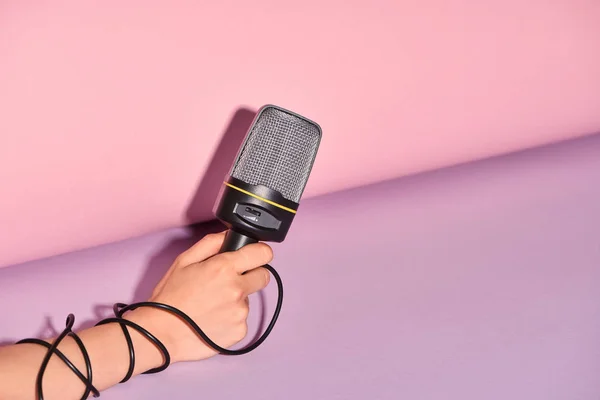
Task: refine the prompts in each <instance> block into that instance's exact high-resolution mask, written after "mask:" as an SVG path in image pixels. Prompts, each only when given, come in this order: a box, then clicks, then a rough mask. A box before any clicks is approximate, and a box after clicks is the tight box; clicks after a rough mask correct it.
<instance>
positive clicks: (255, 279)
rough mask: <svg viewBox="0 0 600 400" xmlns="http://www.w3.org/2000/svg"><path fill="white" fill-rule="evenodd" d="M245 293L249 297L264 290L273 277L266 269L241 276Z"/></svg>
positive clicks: (259, 269)
mask: <svg viewBox="0 0 600 400" xmlns="http://www.w3.org/2000/svg"><path fill="white" fill-rule="evenodd" d="M241 278H242V282H243V285H244V292H245V293H246V294H247V295H249V294H252V293H256V292H258V291H259V290H262V289H264V288H265V287H267V285H268V284H269V280H270V278H271V275H270V274H269V271H267V270H266V269H265V268H260V267H259V268H255V269H253V270H251V271H248V272H247V273H245V274H244V275H242V276H241Z"/></svg>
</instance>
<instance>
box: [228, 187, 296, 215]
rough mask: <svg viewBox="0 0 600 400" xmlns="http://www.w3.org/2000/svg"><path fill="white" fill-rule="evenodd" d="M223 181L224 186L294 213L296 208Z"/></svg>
mask: <svg viewBox="0 0 600 400" xmlns="http://www.w3.org/2000/svg"><path fill="white" fill-rule="evenodd" d="M223 183H224V184H225V185H226V186H229V187H230V188H232V189H235V190H237V191H239V192H242V193H244V194H247V195H248V196H252V197H254V198H255V199H258V200H261V201H264V202H265V203H268V204H270V205H272V206H275V207H279V208H281V209H282V210H285V211H289V212H291V213H292V214H296V210H294V209H293V208H289V207H286V206H282V205H281V204H278V203H275V202H274V201H271V200H269V199H265V198H264V197H260V196H257V195H255V194H254V193H250V192H249V191H247V190H244V189H242V188H239V187H237V186H234V185H232V184H231V183H229V182H223Z"/></svg>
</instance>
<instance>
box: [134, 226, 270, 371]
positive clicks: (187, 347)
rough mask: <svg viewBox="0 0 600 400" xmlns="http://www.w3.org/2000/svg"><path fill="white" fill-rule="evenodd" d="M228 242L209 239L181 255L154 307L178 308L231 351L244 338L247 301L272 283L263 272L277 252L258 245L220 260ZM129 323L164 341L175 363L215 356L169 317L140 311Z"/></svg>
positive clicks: (159, 288)
mask: <svg viewBox="0 0 600 400" xmlns="http://www.w3.org/2000/svg"><path fill="white" fill-rule="evenodd" d="M224 238H225V233H224V232H223V233H219V234H211V235H207V236H206V237H204V238H203V239H202V240H200V241H199V242H198V243H196V244H195V245H194V246H192V247H191V248H190V249H188V250H187V251H185V252H183V253H182V254H181V255H179V257H177V259H176V260H175V262H174V263H173V265H172V266H171V267H170V269H169V270H168V271H167V273H166V274H165V276H164V277H163V278H162V280H161V281H160V282H159V283H158V285H157V286H156V288H155V289H154V292H153V294H152V297H151V298H150V301H154V302H159V303H164V304H168V305H171V306H173V307H176V308H178V309H179V310H181V311H183V312H184V313H186V314H187V315H188V316H189V317H190V318H192V319H193V320H194V322H196V323H197V324H198V326H200V327H201V328H202V330H203V331H204V332H205V333H206V335H208V337H209V338H211V339H212V340H213V341H214V342H215V343H217V344H219V345H220V346H222V347H230V346H232V345H234V344H236V343H238V342H239V341H241V340H242V339H243V338H244V337H245V336H246V333H247V331H248V326H247V321H246V320H247V317H248V311H249V306H248V295H250V294H252V293H255V292H257V291H259V290H261V289H263V288H264V287H266V286H267V284H268V283H269V278H270V275H269V272H268V271H267V270H266V269H265V268H259V267H260V266H262V265H265V264H267V263H269V262H270V261H271V260H272V258H273V252H272V250H271V248H270V247H269V246H268V245H266V244H264V243H256V244H250V245H247V246H244V247H243V248H241V249H240V250H237V251H234V252H227V253H222V254H217V253H218V251H219V249H220V247H221V245H222V243H223V240H224ZM246 271H248V272H247V273H246V274H244V275H242V273H244V272H246ZM125 317H126V318H127V319H130V320H133V321H135V322H138V323H139V324H140V325H142V326H143V327H144V328H146V329H148V330H149V331H150V332H152V333H153V334H154V335H155V336H156V337H157V338H158V339H159V340H161V341H162V342H163V343H164V344H165V346H167V349H168V350H169V353H170V354H171V358H172V362H177V361H192V360H201V359H205V358H208V357H211V356H213V355H215V354H216V352H215V351H214V350H213V349H212V348H210V347H208V345H206V344H205V343H204V342H203V341H202V340H201V339H200V338H199V337H198V336H197V334H196V333H194V332H193V331H192V330H191V329H190V328H189V327H188V325H187V324H185V322H183V321H182V320H181V319H179V317H177V316H175V315H173V314H170V313H168V312H167V311H162V310H157V309H151V308H140V309H137V310H134V311H132V312H130V313H129V316H128V314H125Z"/></svg>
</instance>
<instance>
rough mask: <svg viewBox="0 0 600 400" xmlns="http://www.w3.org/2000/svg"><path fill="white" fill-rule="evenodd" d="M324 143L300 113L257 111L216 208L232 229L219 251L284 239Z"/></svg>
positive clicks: (316, 128) (269, 108) (277, 109)
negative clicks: (318, 152)
mask: <svg viewBox="0 0 600 400" xmlns="http://www.w3.org/2000/svg"><path fill="white" fill-rule="evenodd" d="M320 139H321V128H320V127H319V125H317V124H316V123H314V122H312V121H310V120H308V119H306V118H304V117H302V116H300V115H298V114H295V113H293V112H291V111H288V110H285V109H283V108H281V107H277V106H273V105H267V106H264V107H262V108H261V109H260V110H259V112H258V113H257V116H256V117H255V119H254V121H253V123H252V125H251V127H250V129H249V131H248V134H247V136H246V139H245V140H244V143H243V144H242V146H241V147H240V151H239V153H238V156H237V158H236V160H235V161H234V164H233V167H232V169H231V171H230V173H229V175H228V176H227V177H226V180H225V181H224V182H223V186H222V187H221V190H220V192H219V196H218V198H217V201H216V203H215V207H214V210H213V211H214V214H215V216H216V217H217V218H218V219H219V220H220V221H221V222H223V224H224V225H225V226H226V227H227V228H228V229H229V231H228V232H227V235H226V238H225V241H224V243H223V246H222V247H221V250H220V251H221V252H225V251H235V250H238V249H240V248H242V247H243V246H245V245H247V244H250V243H256V242H259V241H265V242H282V241H283V240H284V239H285V237H286V235H287V233H288V231H289V229H290V226H291V224H292V221H293V220H294V216H295V215H296V211H297V210H298V207H299V200H300V197H301V195H302V192H303V191H304V188H305V186H306V183H307V180H308V176H309V175H310V172H311V169H312V166H313V163H314V159H315V157H316V153H317V150H318V147H319V144H320Z"/></svg>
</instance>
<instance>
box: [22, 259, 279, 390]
mask: <svg viewBox="0 0 600 400" xmlns="http://www.w3.org/2000/svg"><path fill="white" fill-rule="evenodd" d="M263 268H266V269H267V270H268V271H269V272H270V273H271V274H272V275H273V277H274V278H275V281H276V282H277V305H276V306H275V312H274V313H273V317H272V318H271V322H270V323H269V325H268V326H267V329H265V331H264V332H263V334H262V335H261V336H260V337H259V338H258V339H257V340H256V341H255V342H253V343H251V344H249V345H248V346H246V347H243V348H241V349H238V350H229V349H226V348H224V347H221V346H219V345H218V344H216V343H215V342H214V341H212V340H211V339H210V338H209V337H208V336H207V335H206V334H205V333H204V331H203V330H202V329H201V328H200V327H199V326H198V324H196V323H195V322H194V320H192V319H191V318H190V317H189V316H188V315H187V314H185V313H184V312H183V311H181V310H179V309H177V308H175V307H173V306H170V305H168V304H163V303H157V302H152V301H145V302H140V303H134V304H129V305H127V304H123V303H117V304H115V305H114V306H113V312H114V313H115V317H113V318H106V319H103V320H102V321H100V322H98V323H97V324H96V326H99V325H104V324H109V323H117V324H119V325H120V326H121V329H122V330H123V335H124V336H125V341H126V342H127V348H128V352H129V368H128V370H127V373H126V375H125V377H124V378H123V379H122V380H121V383H123V382H127V381H128V380H129V379H130V378H131V376H132V375H133V371H134V369H135V349H134V347H133V341H132V340H131V335H130V334H129V330H128V327H129V328H133V329H135V330H136V331H138V332H139V333H140V334H142V335H143V336H144V337H146V338H147V339H148V340H149V341H151V342H152V343H153V344H154V345H155V346H156V347H157V348H158V350H159V351H160V352H161V353H162V355H163V358H164V362H163V364H162V365H161V366H159V367H156V368H152V369H150V370H148V371H145V372H143V374H155V373H158V372H161V371H164V370H165V369H167V368H168V367H169V365H170V363H171V356H170V354H169V351H168V350H167V348H166V347H165V345H164V344H163V343H162V342H161V341H160V340H158V339H157V338H156V337H155V336H154V335H152V333H150V332H148V331H147V330H146V329H144V328H143V327H142V326H140V325H138V324H136V323H134V322H132V321H129V320H126V319H123V315H124V314H125V313H126V312H127V311H132V310H135V309H136V308H140V307H151V308H157V309H160V310H164V311H167V312H170V313H172V314H175V315H177V316H178V317H180V318H181V319H183V320H184V321H185V322H186V323H187V324H188V325H189V326H190V328H192V330H194V332H195V333H196V334H197V335H198V336H200V338H201V339H202V340H203V341H204V342H205V343H206V344H208V345H209V346H210V347H212V348H213V350H215V351H217V352H219V353H221V354H224V355H231V356H237V355H242V354H247V353H249V352H251V351H252V350H254V349H256V348H257V347H258V346H260V345H261V344H262V343H263V342H264V341H265V339H266V338H267V337H268V336H269V334H270V333H271V331H272V330H273V328H274V327H275V323H276V322H277V319H278V318H279V313H280V312H281V306H282V305H283V282H282V280H281V277H280V276H279V274H278V273H277V271H276V270H275V269H274V268H273V267H272V266H270V265H268V264H267V265H264V266H263ZM74 323H75V316H74V315H73V314H69V316H68V317H67V322H66V327H65V329H64V330H63V331H62V332H61V334H60V335H58V337H57V338H56V340H55V341H54V343H52V344H49V343H47V342H45V341H43V340H39V339H23V340H20V341H18V342H17V344H21V343H32V344H39V345H42V346H44V347H46V348H47V349H48V351H47V352H46V355H45V356H44V359H43V361H42V365H41V367H40V370H39V372H38V375H37V378H36V391H37V399H38V400H44V394H43V390H42V381H43V377H44V372H45V371H46V368H47V367H48V363H49V361H50V358H51V357H52V354H56V355H57V356H58V358H60V359H61V360H62V361H63V362H64V363H65V364H66V365H67V367H69V368H70V369H71V371H73V373H74V374H75V375H77V377H78V378H79V379H80V380H81V381H82V382H83V383H84V384H85V392H84V394H83V396H82V397H81V399H82V400H85V399H87V397H88V396H89V394H90V393H92V394H93V395H94V397H99V396H100V392H99V391H98V389H96V388H95V387H94V386H93V384H92V365H91V362H90V358H89V354H88V352H87V350H86V348H85V346H84V345H83V342H82V341H81V339H80V338H79V336H77V334H76V333H75V332H73V331H72V329H73V325H74ZM66 336H71V337H72V338H73V339H74V340H75V342H76V343H77V346H78V347H79V349H80V350H81V353H82V355H83V359H84V362H85V366H86V372H87V377H86V376H84V375H83V374H82V373H81V371H79V369H77V367H76V366H75V365H73V363H72V362H71V361H70V360H69V359H68V358H67V357H66V356H65V355H64V354H63V353H62V352H61V351H60V350H58V345H59V344H60V342H62V340H63V339H64V338H65V337H66Z"/></svg>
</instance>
